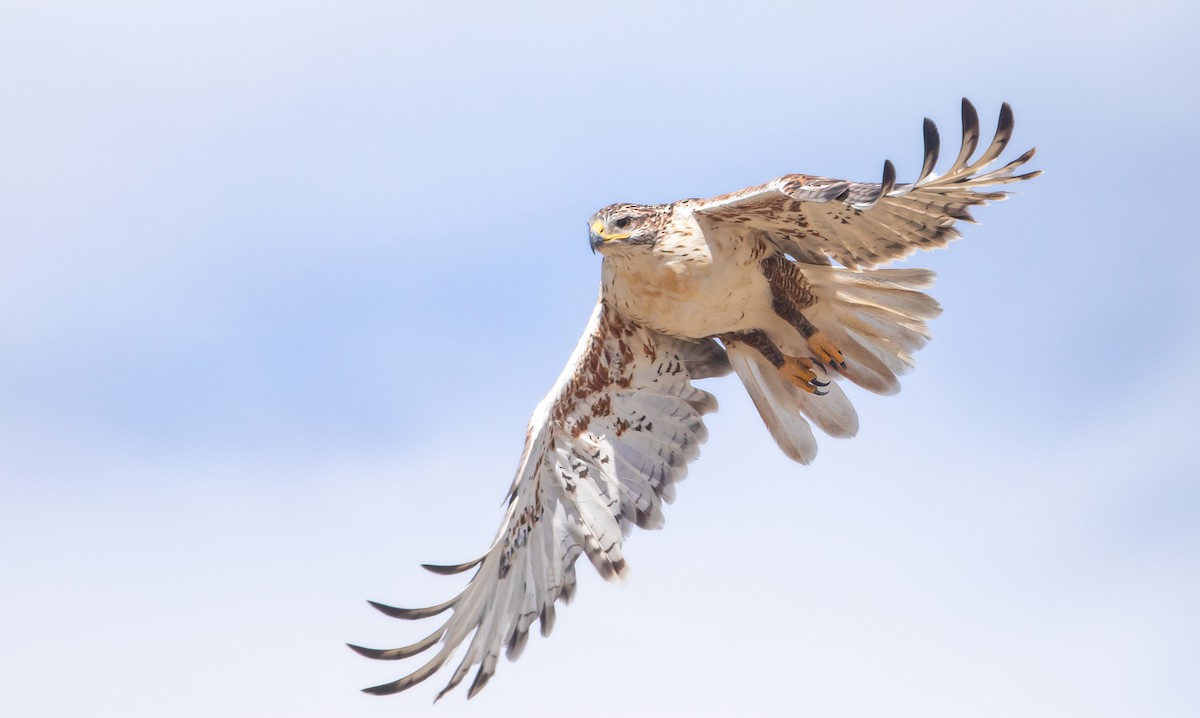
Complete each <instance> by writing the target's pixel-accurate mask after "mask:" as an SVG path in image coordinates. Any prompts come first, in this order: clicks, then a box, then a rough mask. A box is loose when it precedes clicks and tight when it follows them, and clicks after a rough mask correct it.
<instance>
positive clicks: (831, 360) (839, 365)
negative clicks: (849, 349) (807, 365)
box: [808, 332, 846, 369]
mask: <svg viewBox="0 0 1200 718" xmlns="http://www.w3.org/2000/svg"><path fill="white" fill-rule="evenodd" d="M808 349H809V351H811V352H812V353H813V358H815V359H816V360H817V362H819V363H821V364H824V365H826V366H829V367H830V368H834V369H845V368H846V357H844V356H842V352H841V351H840V350H839V349H838V348H837V346H836V345H835V344H834V343H833V342H832V341H830V339H829V337H828V336H826V335H825V333H824V332H815V333H814V334H813V335H812V336H810V337H809V338H808Z"/></svg>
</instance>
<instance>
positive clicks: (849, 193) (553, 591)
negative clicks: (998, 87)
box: [351, 99, 1041, 698]
mask: <svg viewBox="0 0 1200 718" xmlns="http://www.w3.org/2000/svg"><path fill="white" fill-rule="evenodd" d="M962 128H963V136H962V148H961V149H960V150H959V153H958V156H957V157H956V158H955V160H954V162H953V164H951V165H950V167H949V169H947V170H946V171H945V173H943V174H940V175H939V174H937V173H936V172H934V166H935V165H936V164H937V159H938V147H939V140H938V132H937V127H936V126H935V125H934V123H933V122H932V121H931V120H929V119H926V120H925V125H924V141H925V154H924V162H923V164H922V167H921V172H920V174H919V176H918V177H917V179H916V180H915V181H914V182H912V183H910V184H897V183H896V171H895V168H894V167H893V165H892V163H891V162H890V161H888V162H884V165H883V177H882V179H881V181H879V182H848V181H845V180H837V179H829V178H825V177H816V176H811V175H802V174H791V175H784V176H782V177H778V178H776V179H773V180H771V181H770V182H767V183H766V184H762V185H759V186H756V187H749V188H747V189H743V190H739V191H737V192H733V193H731V194H726V195H722V196H720V197H715V198H713V199H686V200H682V201H679V202H674V203H672V204H661V205H639V204H614V205H611V206H608V207H605V208H604V209H602V210H600V211H599V212H597V213H596V214H595V215H593V216H592V218H591V219H590V220H589V222H588V229H589V241H590V244H591V248H592V249H593V250H594V251H596V252H599V253H600V254H601V255H602V256H603V261H602V263H601V270H600V272H601V282H600V296H599V299H598V300H597V302H596V307H595V310H594V311H593V312H592V316H591V319H590V321H589V322H588V325H587V328H586V329H585V330H584V333H583V337H582V338H581V339H580V341H579V344H578V346H576V348H575V351H574V353H573V354H572V355H571V358H570V360H569V361H568V362H567V366H566V368H565V369H564V370H563V372H562V374H561V375H560V376H559V378H558V381H557V382H555V384H554V387H553V388H552V389H551V390H550V393H549V394H548V395H547V396H546V398H545V399H543V400H542V402H541V403H540V404H538V406H537V408H536V409H535V410H534V413H533V417H532V419H531V420H530V422H529V427H528V429H527V431H526V436H525V449H524V452H523V453H522V455H521V460H520V463H519V464H518V468H517V472H516V477H515V478H514V479H513V482H512V486H511V487H510V488H509V491H508V502H507V510H506V512H505V515H504V522H503V523H502V524H501V526H500V531H499V533H498V534H497V535H496V538H495V540H494V542H493V543H492V545H491V547H490V548H489V549H488V550H487V552H486V553H485V554H483V556H481V557H479V558H477V559H475V560H473V561H468V562H466V563H462V564H458V565H454V566H441V565H425V568H427V569H428V570H430V571H432V572H434V573H438V574H445V575H451V574H458V573H463V572H466V571H471V570H474V575H473V577H472V578H471V580H470V582H469V583H468V584H467V586H466V588H465V589H464V590H463V591H462V592H461V593H459V594H458V595H457V596H454V597H453V598H451V599H450V600H448V601H445V602H444V603H439V604H437V605H435V606H429V607H427V608H395V607H392V606H387V605H384V604H381V603H375V602H371V605H372V606H374V607H375V608H377V609H379V610H380V611H382V612H383V613H385V614H387V615H389V616H394V617H396V618H403V619H422V618H430V617H433V616H437V615H440V614H443V613H445V612H446V611H451V615H450V616H449V618H448V619H446V620H445V621H444V622H442V623H441V624H440V625H438V626H437V628H436V629H434V631H433V632H432V633H430V634H429V635H428V636H426V637H425V638H423V639H421V640H420V641H417V642H416V643H414V644H412V645H410V646H405V647H402V648H392V649H372V648H363V647H361V646H353V645H352V646H351V648H353V649H354V650H356V651H358V652H359V653H361V654H362V655H364V656H367V657H369V658H377V659H382V660H398V659H404V658H409V657H411V656H415V655H417V654H420V653H422V652H424V651H428V650H430V649H432V648H434V647H435V646H440V647H439V648H438V650H437V651H436V652H434V653H433V655H432V656H431V657H429V658H428V660H427V661H426V662H425V663H424V664H422V665H421V666H420V667H419V668H417V669H416V670H414V671H413V672H411V673H409V674H408V675H406V676H404V677H403V678H400V679H398V680H396V681H393V682H391V683H385V684H383V685H379V686H375V687H372V688H367V689H365V690H366V692H368V693H374V694H381V695H382V694H389V693H396V692H399V691H403V690H405V689H408V688H410V687H412V686H414V685H416V684H418V683H420V682H421V681H423V680H425V679H426V678H429V677H430V676H431V675H433V674H434V673H436V672H437V671H438V670H439V669H441V668H442V667H443V666H444V665H446V663H447V662H448V661H449V660H450V659H451V658H452V657H453V655H454V654H455V653H456V652H457V651H458V650H459V649H460V648H461V646H462V645H463V644H464V643H465V644H466V650H465V653H464V655H463V657H462V659H461V660H460V662H459V663H458V666H457V668H456V669H455V670H454V671H453V673H452V674H451V675H450V680H449V683H448V685H446V687H445V688H444V689H443V690H442V691H441V692H440V693H438V698H440V697H441V696H442V695H444V694H445V693H446V692H447V691H449V690H451V689H452V688H454V687H455V686H457V685H459V683H460V682H461V681H462V680H463V678H464V677H465V676H466V675H467V674H468V673H469V672H470V671H471V670H472V669H473V668H474V667H476V666H478V670H476V672H475V676H474V679H473V681H472V683H471V686H470V689H469V691H468V694H467V697H468V698H469V697H472V696H474V695H475V694H476V693H478V692H479V690H480V689H482V688H483V687H484V685H486V684H487V682H488V680H489V679H490V678H491V676H492V674H493V673H494V672H495V670H496V664H497V661H498V659H499V657H500V653H501V652H502V651H503V652H505V653H506V654H507V657H508V658H509V660H515V659H516V658H517V657H519V656H520V654H521V652H522V650H523V649H524V647H525V643H526V640H527V638H528V636H529V630H530V628H531V627H532V626H533V624H534V622H535V621H536V622H537V623H538V624H539V627H540V631H541V634H542V635H543V636H546V635H549V633H550V631H551V629H552V628H553V627H554V619H555V608H554V607H555V603H556V602H557V601H563V602H564V603H566V602H568V601H570V599H571V596H572V594H573V593H574V591H575V563H576V560H577V559H578V558H579V557H580V556H581V555H586V556H587V559H588V561H589V562H590V563H591V564H592V566H594V567H595V569H596V570H597V571H598V572H599V573H600V575H602V576H603V577H604V578H606V579H610V580H619V579H621V578H622V577H624V576H625V574H626V572H627V570H628V569H627V566H626V563H625V555H624V551H623V549H624V547H623V539H624V538H625V536H627V535H628V533H629V531H630V529H631V528H632V527H634V526H638V527H641V528H647V529H656V528H660V527H662V525H663V504H664V503H670V502H671V501H672V499H673V498H674V495H675V482H676V481H678V480H680V479H682V478H683V476H684V474H685V472H686V471H687V465H688V463H689V462H690V461H691V460H693V459H695V458H696V456H697V454H698V453H699V447H700V444H701V443H703V442H704V440H705V438H706V437H707V431H706V430H705V427H704V421H703V418H702V417H703V416H704V415H705V414H707V413H709V412H711V411H715V410H716V408H717V400H716V399H715V398H714V397H713V396H712V395H711V394H709V393H708V392H706V391H704V390H703V389H699V388H697V387H696V386H694V384H693V382H694V381H695V380H698V379H706V378H710V377H718V376H722V375H725V374H728V373H729V372H730V371H733V372H735V373H736V374H737V376H738V378H739V379H741V381H742V384H743V385H744V386H745V387H746V391H747V392H748V393H749V394H750V397H751V399H752V400H753V402H754V406H755V407H756V408H757V409H758V413H759V414H760V415H761V416H762V419H763V422H764V423H765V424H766V425H767V428H768V429H769V430H770V432H771V436H772V437H773V438H774V439H775V442H776V443H777V444H778V445H779V448H780V449H782V450H783V452H784V453H785V454H787V455H788V456H789V457H791V458H792V459H794V460H795V461H798V462H800V463H802V464H807V463H809V462H810V461H812V460H813V458H814V457H815V456H816V453H817V445H816V441H815V439H814V437H813V432H812V429H811V428H810V423H811V424H816V425H817V426H818V427H819V428H820V429H821V430H822V431H823V432H825V433H826V434H829V435H831V436H839V437H848V436H853V435H854V434H855V432H856V431H857V429H858V415H857V414H856V413H855V410H854V407H853V406H851V404H850V401H849V399H848V398H847V397H846V394H845V393H844V392H843V391H842V389H841V384H840V383H839V382H842V380H846V381H849V382H851V383H853V384H857V385H858V386H860V387H862V388H864V389H867V390H868V391H872V392H875V393H877V394H893V393H895V392H897V391H898V390H899V388H900V385H899V383H898V381H897V377H898V376H899V375H901V374H904V373H906V372H907V371H909V370H910V369H911V368H912V366H913V357H912V355H913V352H915V351H916V350H917V349H920V348H921V347H922V346H923V345H924V344H925V342H926V341H927V340H928V339H929V329H928V326H927V322H928V321H929V320H931V319H933V318H934V317H936V316H937V315H938V314H939V313H940V311H941V307H940V306H939V305H938V303H937V302H936V301H935V300H934V299H933V298H931V297H930V296H929V295H927V294H925V293H924V292H923V291H922V290H924V289H926V288H928V287H929V286H930V285H931V284H932V283H933V279H934V274H933V272H932V271H930V270H927V269H918V268H901V269H877V268H876V267H878V266H879V265H882V264H886V263H888V262H891V261H893V260H897V259H902V258H904V257H907V256H909V255H910V254H912V253H913V252H915V251H916V250H918V249H935V248H938V247H943V246H945V245H946V244H947V243H948V242H950V241H951V240H953V239H956V238H958V237H959V233H958V230H957V229H956V228H955V227H954V225H955V223H956V222H957V221H959V220H962V221H965V222H973V221H974V220H973V219H972V217H971V214H970V213H969V209H970V208H971V207H973V206H976V205H983V204H987V203H988V202H991V201H997V200H1001V199H1004V198H1005V197H1006V196H1007V193H1006V192H1003V191H998V190H996V189H994V188H995V187H996V186H998V185H1004V184H1010V183H1013V182H1018V181H1021V180H1026V179H1030V178H1033V177H1036V176H1037V175H1039V174H1041V173H1040V172H1038V171H1034V172H1026V173H1024V174H1016V171H1017V170H1018V169H1019V168H1021V167H1022V165H1024V164H1025V163H1026V162H1028V161H1029V159H1030V158H1032V157H1033V155H1034V150H1032V149H1031V150H1029V151H1028V152H1026V153H1024V154H1022V155H1021V156H1019V157H1017V158H1016V159H1014V160H1012V161H1011V162H1008V163H1007V164H1005V165H1004V166H1002V167H1000V168H998V169H993V170H991V171H985V169H987V168H988V167H990V166H991V165H992V164H993V163H994V162H995V161H996V159H997V158H998V157H999V156H1000V154H1001V153H1002V152H1003V151H1004V149H1005V147H1006V146H1007V145H1008V142H1009V139H1010V137H1011V136H1012V130H1013V115H1012V110H1011V108H1010V107H1009V106H1008V105H1007V104H1005V105H1003V107H1002V108H1001V110H1000V118H999V121H998V123H997V128H996V133H995V136H994V137H993V139H992V141H991V143H990V144H989V145H987V147H986V149H984V151H983V153H982V154H981V155H980V156H979V157H978V158H977V159H972V156H973V155H974V154H975V150H976V147H977V145H978V143H979V139H980V134H979V117H978V114H977V113H976V111H975V108H974V107H973V106H972V105H971V103H970V102H968V101H967V100H966V99H964V100H963V102H962Z"/></svg>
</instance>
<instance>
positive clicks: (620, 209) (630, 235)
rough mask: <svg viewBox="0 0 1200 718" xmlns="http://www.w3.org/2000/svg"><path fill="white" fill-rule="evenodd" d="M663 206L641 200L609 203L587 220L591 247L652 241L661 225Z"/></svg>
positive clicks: (605, 249)
mask: <svg viewBox="0 0 1200 718" xmlns="http://www.w3.org/2000/svg"><path fill="white" fill-rule="evenodd" d="M663 216H664V215H663V208H662V207H650V206H646V205H641V204H627V203H620V204H610V205H609V206H607V207H605V208H604V209H602V210H600V211H599V212H597V213H596V214H593V215H592V218H591V219H590V220H588V230H589V239H590V241H591V245H592V251H593V252H595V251H597V250H599V251H600V252H601V253H607V250H609V249H612V248H616V247H629V246H637V245H652V244H654V242H655V240H656V239H657V238H658V235H659V231H660V230H661V228H662V219H663Z"/></svg>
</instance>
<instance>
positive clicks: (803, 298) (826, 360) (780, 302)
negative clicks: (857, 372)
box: [762, 255, 846, 369]
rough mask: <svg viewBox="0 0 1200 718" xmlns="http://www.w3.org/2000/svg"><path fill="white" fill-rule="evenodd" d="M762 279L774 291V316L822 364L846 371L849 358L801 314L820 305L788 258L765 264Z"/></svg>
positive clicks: (764, 261) (779, 258) (810, 287)
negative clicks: (803, 342)
mask: <svg viewBox="0 0 1200 718" xmlns="http://www.w3.org/2000/svg"><path fill="white" fill-rule="evenodd" d="M762 270H763V275H764V276H765V277H766V278H767V284H768V285H769V286H770V287H771V301H772V307H773V308H774V310H775V313H776V314H778V315H779V316H780V318H782V319H783V320H784V321H786V322H787V323H788V324H791V325H792V326H793V327H794V328H795V329H796V331H798V332H800V336H802V337H804V340H805V341H806V342H808V350H809V351H810V352H812V356H813V358H814V359H816V361H817V362H818V363H819V364H823V365H825V366H828V367H830V368H831V369H845V368H846V358H845V357H844V356H843V355H842V352H841V350H840V349H838V348H837V345H836V344H834V343H833V341H832V340H831V339H830V338H829V336H828V335H826V334H825V333H824V332H822V331H821V330H819V329H817V328H816V327H815V326H813V323H812V322H810V321H808V318H807V317H805V316H804V315H803V314H802V313H801V312H800V310H801V309H806V308H808V307H811V306H812V305H814V304H816V303H817V298H816V297H815V296H813V293H812V291H811V290H812V285H810V284H809V283H808V280H806V279H805V278H804V274H803V273H802V272H801V271H800V270H799V269H797V268H796V265H795V263H793V262H791V261H790V260H788V259H787V258H786V257H781V256H779V255H775V256H773V257H768V258H766V259H764V260H763V261H762Z"/></svg>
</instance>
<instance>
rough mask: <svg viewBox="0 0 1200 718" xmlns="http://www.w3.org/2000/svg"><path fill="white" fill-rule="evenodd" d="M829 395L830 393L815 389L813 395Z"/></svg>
mask: <svg viewBox="0 0 1200 718" xmlns="http://www.w3.org/2000/svg"><path fill="white" fill-rule="evenodd" d="M828 393H829V392H827V391H821V390H820V389H813V395H815V396H825V395H826V394H828Z"/></svg>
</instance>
